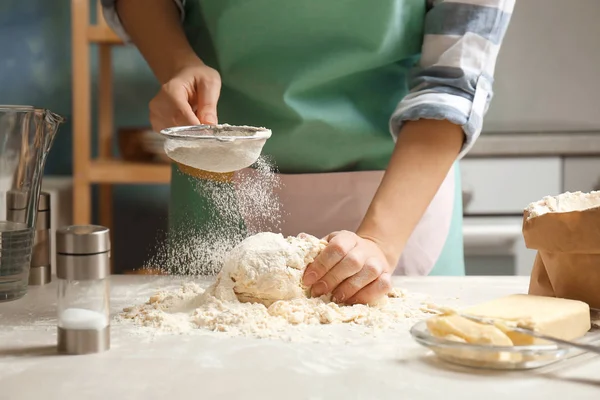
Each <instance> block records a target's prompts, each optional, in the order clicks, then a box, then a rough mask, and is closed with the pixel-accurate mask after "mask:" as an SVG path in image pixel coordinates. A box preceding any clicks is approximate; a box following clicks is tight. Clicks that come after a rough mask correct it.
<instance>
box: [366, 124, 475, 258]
mask: <svg viewBox="0 0 600 400" xmlns="http://www.w3.org/2000/svg"><path fill="white" fill-rule="evenodd" d="M463 140H464V133H463V130H462V128H461V127H460V126H458V125H455V124H452V123H450V122H448V121H437V120H418V121H412V122H407V123H406V124H404V126H403V128H402V132H401V133H400V135H399V136H398V141H397V143H396V147H395V149H394V153H393V155H392V158H391V160H390V163H389V165H388V168H387V170H386V172H385V175H384V177H383V180H382V182H381V185H380V186H379V189H378V190H377V193H376V194H375V197H374V198H373V201H372V202H371V205H370V207H369V210H368V211H367V214H366V216H365V218H364V220H363V222H362V224H361V226H360V227H359V229H358V232H357V233H358V234H359V235H360V236H362V237H365V238H369V239H372V240H373V241H375V242H376V243H378V244H379V245H380V247H381V248H382V250H383V251H384V252H385V254H386V256H387V258H388V261H389V262H390V264H391V265H396V263H397V262H398V259H399V258H400V254H401V253H402V250H403V248H404V245H405V244H406V242H407V241H408V238H409V237H410V235H411V233H412V231H413V230H414V229H415V227H416V226H417V223H418V222H419V220H420V219H421V217H422V216H423V214H424V213H425V210H426V209H427V207H428V206H429V204H430V203H431V200H432V199H433V197H434V196H435V194H436V193H437V191H438V189H439V187H440V186H441V184H442V182H443V181H444V178H445V177H446V175H447V174H448V171H449V170H450V168H451V167H452V164H453V163H454V161H455V160H456V157H457V156H458V153H459V151H460V149H461V147H462V144H463Z"/></svg>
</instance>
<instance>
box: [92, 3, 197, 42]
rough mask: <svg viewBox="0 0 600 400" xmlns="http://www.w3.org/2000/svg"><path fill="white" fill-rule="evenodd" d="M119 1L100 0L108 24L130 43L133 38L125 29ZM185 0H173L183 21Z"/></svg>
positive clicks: (122, 38)
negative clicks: (118, 5) (120, 16)
mask: <svg viewBox="0 0 600 400" xmlns="http://www.w3.org/2000/svg"><path fill="white" fill-rule="evenodd" d="M117 1H118V0H100V3H101V4H102V15H103V16H104V19H105V20H106V23H107V24H108V26H110V28H111V29H112V30H113V31H114V32H115V33H116V34H117V35H118V36H119V37H120V38H121V40H123V41H124V42H125V43H130V42H131V40H130V38H129V35H128V34H127V32H126V31H125V28H123V24H122V23H121V19H120V18H119V14H118V13H117V7H116V5H117ZM150 1H154V0H150ZM185 1H186V0H173V2H174V3H175V4H176V5H177V8H178V9H179V14H180V15H181V20H182V21H183V19H184V17H185V11H184V9H185Z"/></svg>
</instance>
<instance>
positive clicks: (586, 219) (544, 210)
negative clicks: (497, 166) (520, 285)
mask: <svg viewBox="0 0 600 400" xmlns="http://www.w3.org/2000/svg"><path fill="white" fill-rule="evenodd" d="M523 236H524V238H525V244H526V246H527V248H529V249H535V250H537V255H536V258H535V262H534V264H533V270H532V272H531V280H530V282H529V294H534V295H541V296H553V297H562V298H567V299H574V300H581V301H584V302H586V303H588V304H589V305H590V307H594V308H600V191H597V192H591V193H582V192H575V193H569V192H567V193H563V194H561V195H559V196H548V197H545V198H543V199H542V200H540V201H537V202H535V203H531V204H530V205H529V206H528V207H527V208H526V209H525V213H524V217H523Z"/></svg>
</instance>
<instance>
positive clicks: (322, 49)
mask: <svg viewBox="0 0 600 400" xmlns="http://www.w3.org/2000/svg"><path fill="white" fill-rule="evenodd" d="M102 3H103V6H104V15H105V18H106V20H107V21H108V23H109V24H110V25H111V26H112V28H113V29H114V30H115V31H116V32H117V33H118V34H119V35H120V36H121V37H122V38H123V39H124V40H126V41H130V42H133V43H134V44H135V45H136V46H137V47H138V49H139V50H140V52H141V53H142V55H143V56H144V58H145V59H146V60H147V62H148V64H149V65H150V67H151V68H152V70H153V72H154V74H155V75H156V77H157V78H158V80H159V81H160V82H161V84H162V87H161V90H160V92H159V93H158V94H157V96H156V97H155V98H154V99H153V100H152V101H151V103H150V120H151V123H152V126H153V128H154V129H155V130H160V129H163V128H167V127H171V126H182V125H195V124H199V123H205V124H215V123H217V117H218V118H219V119H220V120H221V121H223V122H227V123H229V124H246V125H255V126H266V127H269V128H270V129H272V131H273V137H272V138H271V139H270V140H269V141H268V142H267V144H266V145H265V148H264V151H263V153H266V154H270V155H272V156H273V158H274V159H275V162H276V164H277V167H278V168H279V170H280V171H281V172H282V173H283V174H284V175H283V179H284V183H286V190H285V193H283V195H282V198H283V202H284V205H285V208H286V211H288V213H289V215H290V217H288V220H290V218H291V222H289V221H288V225H287V230H289V231H292V230H296V233H297V232H298V231H306V232H309V233H313V234H320V233H321V232H319V231H323V232H324V233H326V234H327V235H326V238H327V240H328V241H329V244H328V246H327V248H326V249H325V250H324V251H323V252H322V253H321V255H320V256H319V257H318V258H317V259H316V260H315V262H314V263H312V264H311V265H310V266H309V267H308V268H307V270H306V273H305V275H304V283H305V284H306V285H312V294H313V295H315V296H316V295H321V294H325V293H332V295H333V298H334V299H335V300H336V301H338V302H343V303H351V304H352V303H368V302H371V301H375V300H376V299H378V298H380V297H381V296H383V295H385V294H386V293H387V292H388V291H389V289H390V287H391V275H392V274H393V273H394V272H395V273H400V274H407V275H426V274H438V275H461V274H464V260H463V253H462V248H463V245H462V233H461V231H462V204H461V191H460V179H459V172H458V165H457V161H458V160H459V159H460V158H461V157H462V156H463V155H464V154H465V153H466V152H467V151H468V150H469V149H470V147H471V146H472V145H473V143H474V141H475V140H476V139H477V137H478V136H479V134H480V132H481V126H482V118H483V116H484V114H485V112H486V110H487V107H488V105H489V101H490V99H491V97H492V88H491V85H492V80H493V78H492V77H493V73H494V66H495V61H496V57H497V55H498V50H499V46H500V44H501V42H502V39H503V37H504V34H505V32H506V29H507V26H508V23H509V20H510V17H511V14H512V10H513V7H514V0H445V1H444V0H438V1H429V2H428V1H425V0H378V1H375V2H368V1H364V0H342V1H330V0H299V1H294V2H286V1H281V0H154V1H151V2H148V1H146V0H102ZM419 56H420V58H419ZM417 62H418V69H417V70H416V71H415V73H413V74H412V75H411V76H410V79H409V78H408V76H409V70H410V69H411V68H412V67H413V66H414V65H415V63H417ZM217 105H218V114H217ZM390 117H391V119H390ZM390 130H391V134H392V135H389V132H390ZM174 179H175V177H174ZM291 199H295V200H296V201H295V204H294V202H292V201H290V200H291ZM305 200H307V201H310V202H311V203H312V204H311V203H307V202H306V201H305ZM285 230H286V229H284V231H285Z"/></svg>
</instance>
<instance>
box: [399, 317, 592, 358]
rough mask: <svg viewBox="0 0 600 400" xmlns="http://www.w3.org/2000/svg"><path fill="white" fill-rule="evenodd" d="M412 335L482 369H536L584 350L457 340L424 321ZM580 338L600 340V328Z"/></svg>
mask: <svg viewBox="0 0 600 400" xmlns="http://www.w3.org/2000/svg"><path fill="white" fill-rule="evenodd" d="M410 334H411V336H412V337H413V339H415V340H416V341H417V343H419V344H420V345H422V346H424V347H427V348H428V349H430V350H432V351H433V352H434V353H435V355H436V356H437V357H439V358H440V359H442V360H444V361H446V362H449V363H452V364H457V365H462V366H466V367H473V368H480V369H495V370H524V369H534V368H540V367H544V366H546V365H549V364H552V363H555V362H557V361H560V360H563V359H565V358H571V357H574V356H577V355H580V354H582V353H583V351H582V350H578V349H574V348H571V347H567V346H562V345H556V344H543V345H542V344H539V345H529V346H485V345H477V344H471V343H462V342H456V341H452V340H448V339H443V338H439V337H436V336H433V335H432V334H431V333H430V332H429V329H427V323H426V321H425V320H423V321H420V322H418V323H416V324H415V325H414V326H413V327H412V328H411V329H410ZM577 341H578V342H581V343H594V342H600V329H598V328H597V327H593V328H592V329H591V330H590V331H589V332H588V333H587V334H586V335H585V336H584V337H582V338H581V339H579V340H577Z"/></svg>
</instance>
